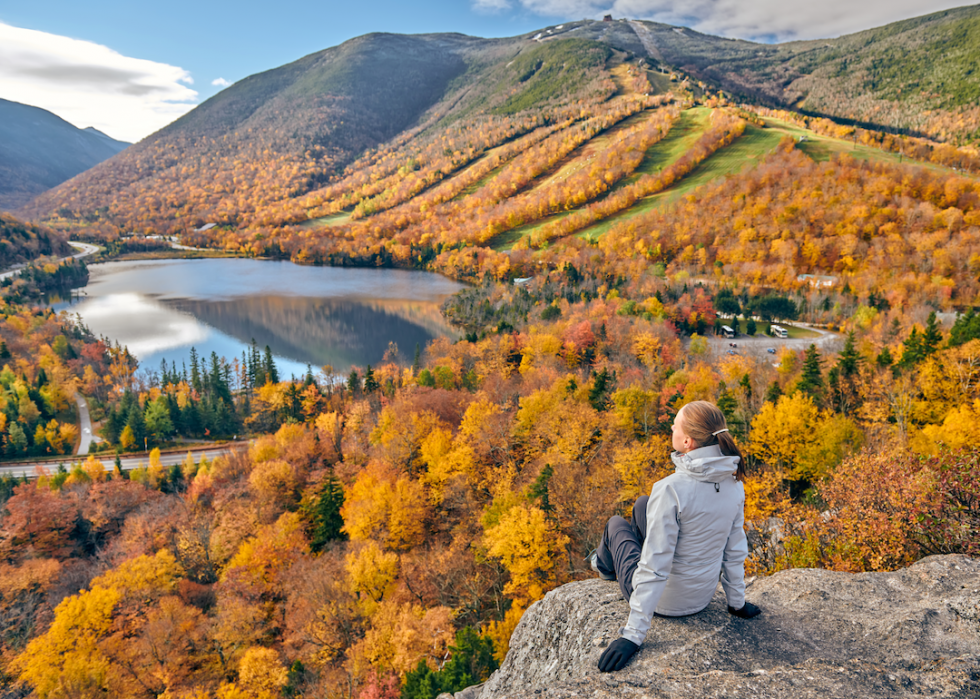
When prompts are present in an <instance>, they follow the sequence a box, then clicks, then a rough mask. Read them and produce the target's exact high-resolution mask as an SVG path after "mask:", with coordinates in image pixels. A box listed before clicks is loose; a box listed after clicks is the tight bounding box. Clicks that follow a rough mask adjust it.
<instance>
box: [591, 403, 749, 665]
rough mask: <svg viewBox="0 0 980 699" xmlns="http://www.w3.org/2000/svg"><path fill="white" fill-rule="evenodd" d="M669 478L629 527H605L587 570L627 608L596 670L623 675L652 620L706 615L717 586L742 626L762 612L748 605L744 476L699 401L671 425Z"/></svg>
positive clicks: (716, 413) (723, 433) (637, 509)
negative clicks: (615, 586) (610, 585)
mask: <svg viewBox="0 0 980 699" xmlns="http://www.w3.org/2000/svg"><path fill="white" fill-rule="evenodd" d="M672 444H673V447H674V449H675V450H676V451H675V452H674V453H673V454H672V455H671V459H672V460H673V462H674V466H675V467H676V468H675V471H674V473H673V474H671V475H670V476H668V477H666V478H664V479H662V480H660V481H657V482H656V483H655V484H654V486H653V490H652V491H651V492H650V495H649V497H647V496H643V497H641V498H640V499H639V500H637V501H636V504H635V505H634V506H633V517H632V521H630V522H627V521H626V520H625V519H623V518H622V517H619V516H615V517H613V518H612V519H610V520H609V523H608V524H606V530H605V532H604V533H603V535H602V542H601V543H600V544H599V548H598V549H596V551H595V553H593V554H592V557H591V562H592V568H593V569H594V570H595V571H596V572H597V573H599V575H600V577H602V578H604V579H606V580H618V581H619V587H620V589H621V590H622V591H623V598H624V599H626V600H628V601H629V603H630V615H629V620H628V621H627V622H626V626H625V627H623V628H622V629H620V634H621V638H618V639H616V640H615V641H613V642H612V643H611V644H609V647H608V648H607V649H606V650H605V652H604V653H603V654H602V657H601V658H600V659H599V669H600V670H601V671H603V672H611V671H614V670H620V669H622V668H623V667H624V666H625V665H626V663H627V662H629V659H630V658H631V657H633V654H634V653H636V651H637V650H639V648H640V644H641V643H643V639H644V637H645V636H646V634H647V630H648V629H649V628H650V622H651V619H652V618H653V616H654V614H656V615H657V616H686V615H688V614H695V613H697V612H700V611H701V610H702V609H704V608H705V607H707V606H708V603H709V602H710V601H711V598H712V597H713V596H714V594H715V588H716V587H717V585H718V580H719V577H720V579H721V585H722V587H723V588H724V590H725V595H726V597H727V598H728V612H729V613H730V614H734V615H735V616H737V617H742V618H743V619H748V618H751V617H754V616H755V615H756V614H758V613H759V611H760V610H759V608H758V607H756V606H755V605H753V604H750V603H748V602H746V601H745V569H744V563H745V557H746V555H748V546H747V544H746V540H745V532H744V531H743V530H742V517H743V506H744V504H745V491H744V489H743V488H742V480H744V478H745V467H744V465H743V463H742V455H741V454H740V453H739V451H738V447H736V446H735V441H734V440H733V439H732V437H731V435H730V434H729V432H728V427H727V425H726V423H725V416H724V414H722V412H721V410H719V409H718V408H717V406H715V405H712V404H711V403H708V402H706V401H696V402H694V403H688V404H687V405H685V406H684V407H683V408H681V410H680V411H679V412H678V413H677V417H676V418H674V425H673V439H672Z"/></svg>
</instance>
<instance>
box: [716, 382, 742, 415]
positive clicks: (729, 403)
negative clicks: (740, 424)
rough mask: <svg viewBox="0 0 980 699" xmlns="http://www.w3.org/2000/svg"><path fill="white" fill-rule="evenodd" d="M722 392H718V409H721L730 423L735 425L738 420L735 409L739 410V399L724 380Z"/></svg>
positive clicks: (721, 386)
mask: <svg viewBox="0 0 980 699" xmlns="http://www.w3.org/2000/svg"><path fill="white" fill-rule="evenodd" d="M720 388H721V392H720V393H719V394H718V401H717V405H718V409H719V410H721V412H722V414H724V416H725V420H726V421H727V422H728V424H729V425H735V424H736V422H737V420H736V419H735V411H737V410H738V401H737V400H735V396H734V395H732V392H731V391H729V390H728V386H726V385H725V382H724V381H722V382H721V385H720Z"/></svg>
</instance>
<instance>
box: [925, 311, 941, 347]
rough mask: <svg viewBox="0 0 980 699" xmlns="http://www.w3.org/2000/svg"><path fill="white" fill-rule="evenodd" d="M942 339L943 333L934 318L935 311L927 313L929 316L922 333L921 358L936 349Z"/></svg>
mask: <svg viewBox="0 0 980 699" xmlns="http://www.w3.org/2000/svg"><path fill="white" fill-rule="evenodd" d="M942 341H943V333H942V331H941V330H940V329H939V323H938V321H937V320H936V312H935V311H933V312H932V313H930V314H929V318H928V319H927V320H926V331H925V332H924V333H923V334H922V356H923V358H925V357H928V356H929V355H930V354H932V353H933V352H935V351H936V350H938V349H939V345H940V344H941V343H942Z"/></svg>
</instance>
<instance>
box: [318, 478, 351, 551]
mask: <svg viewBox="0 0 980 699" xmlns="http://www.w3.org/2000/svg"><path fill="white" fill-rule="evenodd" d="M343 506H344V489H343V488H342V487H341V485H340V481H338V480H337V478H336V477H335V476H333V475H332V474H331V475H330V476H327V478H326V480H325V481H324V482H323V487H322V488H321V489H320V496H319V497H318V498H317V500H316V504H314V505H313V508H312V511H311V512H310V519H311V520H312V524H313V531H312V533H311V535H310V550H311V551H313V553H318V552H320V551H322V550H323V547H324V546H326V545H327V544H328V543H329V542H331V541H338V540H342V539H344V538H346V537H345V535H344V532H343V527H344V519H343V517H341V516H340V508H342V507H343Z"/></svg>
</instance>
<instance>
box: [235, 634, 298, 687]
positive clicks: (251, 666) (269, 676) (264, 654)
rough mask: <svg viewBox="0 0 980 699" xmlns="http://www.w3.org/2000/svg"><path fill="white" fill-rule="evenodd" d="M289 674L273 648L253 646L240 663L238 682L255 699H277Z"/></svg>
mask: <svg viewBox="0 0 980 699" xmlns="http://www.w3.org/2000/svg"><path fill="white" fill-rule="evenodd" d="M288 675H289V673H288V671H287V670H286V667H285V666H284V665H283V664H282V662H281V661H280V660H279V654H278V653H277V652H276V651H274V650H273V649H272V648H262V647H259V646H253V647H252V648H249V649H248V650H247V651H245V654H244V655H243V656H242V659H241V661H239V663H238V684H239V686H240V687H241V688H242V689H244V690H245V691H246V692H248V694H249V695H250V696H251V697H254V699H277V698H278V697H279V696H280V694H281V692H282V688H283V687H285V686H286V683H287V681H288V680H287V678H288Z"/></svg>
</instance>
